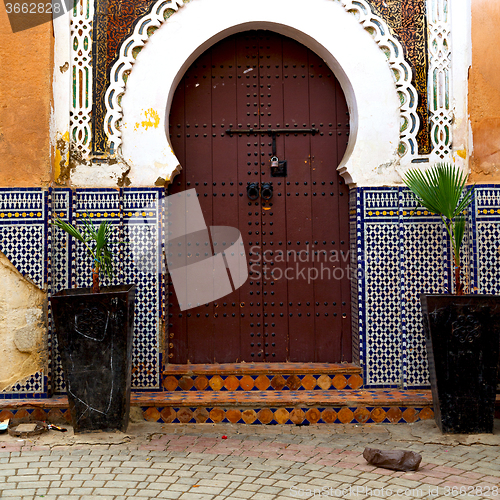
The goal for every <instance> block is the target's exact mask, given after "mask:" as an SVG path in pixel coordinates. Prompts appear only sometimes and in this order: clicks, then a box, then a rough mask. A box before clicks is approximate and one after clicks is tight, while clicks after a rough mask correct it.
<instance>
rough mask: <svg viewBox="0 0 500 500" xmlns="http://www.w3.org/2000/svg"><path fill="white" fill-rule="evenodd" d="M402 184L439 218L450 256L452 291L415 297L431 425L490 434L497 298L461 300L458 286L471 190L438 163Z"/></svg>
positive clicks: (499, 324) (456, 172)
mask: <svg viewBox="0 0 500 500" xmlns="http://www.w3.org/2000/svg"><path fill="white" fill-rule="evenodd" d="M404 182H405V184H406V185H407V186H408V188H409V189H410V190H411V192H412V193H413V195H414V197H415V199H416V201H417V202H418V204H419V205H420V206H422V207H424V208H425V209H427V210H428V211H429V212H432V213H434V214H436V215H439V216H440V217H441V220H442V222H443V224H444V227H445V228H446V233H447V235H448V238H449V243H450V247H451V254H452V273H451V275H452V276H453V277H454V290H450V291H449V292H450V293H447V294H422V295H421V296H420V302H421V305H422V316H423V326H424V332H425V339H426V347H427V357H428V362H429V375H430V382H431V389H432V398H433V405H434V414H435V419H436V423H437V425H438V427H439V428H440V430H441V432H444V433H467V434H473V433H481V432H489V433H491V432H493V424H494V414H495V396H496V380H497V367H498V349H499V328H500V297H497V296H493V295H478V294H465V290H464V286H463V283H462V280H461V265H460V248H461V245H462V242H463V238H464V233H465V227H466V218H465V215H464V213H465V211H466V210H467V209H468V207H469V206H470V204H471V203H472V200H473V196H474V194H473V192H474V189H473V188H471V189H465V183H466V175H465V174H464V173H462V172H461V171H460V169H459V168H458V167H456V166H455V165H451V164H444V163H438V164H436V165H434V166H433V167H431V168H430V169H428V170H426V171H421V170H418V169H411V170H409V171H408V172H407V174H406V176H405V178H404ZM452 292H454V293H452Z"/></svg>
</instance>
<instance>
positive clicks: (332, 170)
mask: <svg viewBox="0 0 500 500" xmlns="http://www.w3.org/2000/svg"><path fill="white" fill-rule="evenodd" d="M250 128H252V129H260V130H262V129H264V130H267V129H274V128H281V129H286V131H285V132H281V133H277V134H275V145H276V154H277V156H278V157H279V159H280V160H286V161H287V170H288V175H287V176H286V177H272V176H271V170H270V159H271V156H272V151H273V138H272V136H271V134H268V133H265V132H263V133H259V132H252V133H234V134H231V135H230V134H227V133H225V130H226V129H250ZM311 128H316V129H318V131H319V132H318V133H316V134H311V133H304V132H299V131H297V132H295V131H294V129H311ZM288 130H289V131H288ZM170 133H171V136H170V137H171V143H172V146H173V149H174V151H175V153H176V155H177V157H178V158H179V160H180V161H181V164H182V167H183V169H182V171H181V173H180V174H179V175H178V176H177V177H176V178H175V180H174V183H173V184H172V185H171V186H170V194H174V193H176V192H181V191H184V190H186V189H191V188H193V187H194V188H196V190H197V194H198V199H199V200H200V204H201V206H202V210H203V214H204V217H205V221H206V223H207V225H217V226H223V225H227V226H232V227H237V228H239V230H240V231H241V233H242V237H243V240H244V245H245V250H246V254H247V258H248V260H249V279H248V280H247V282H246V283H245V284H244V285H243V286H242V287H241V288H239V289H238V290H235V291H233V292H232V293H231V294H229V295H227V296H225V297H223V298H221V299H218V300H216V301H214V302H213V303H211V304H203V305H200V306H198V307H195V308H192V309H189V310H187V311H184V312H181V311H180V309H179V306H178V304H177V302H176V298H175V293H174V290H173V288H172V287H171V286H170V289H169V299H170V310H169V313H170V321H169V336H170V346H171V349H170V353H169V361H170V362H174V363H185V362H192V363H213V362H219V363H223V362H241V361H246V362H258V361H267V362H273V361H274V362H284V361H299V362H300V361H302V362H339V361H349V360H350V314H349V311H350V283H349V276H348V274H347V271H346V266H348V265H349V262H348V248H349V247H348V245H349V241H348V237H349V211H348V190H347V187H346V186H345V183H344V182H343V180H342V178H341V177H340V176H339V175H338V173H337V170H336V167H337V165H338V164H339V162H340V160H341V159H342V157H343V155H344V152H345V148H346V145H347V139H348V137H347V135H348V133H349V115H348V110H347V104H346V102H345V98H344V96H343V93H342V90H341V88H340V85H339V83H338V81H337V80H336V78H335V76H334V75H333V73H332V72H331V71H330V69H329V68H328V66H327V65H326V64H325V63H324V62H323V61H322V60H321V59H320V58H319V57H317V56H316V55H315V54H314V53H313V52H311V51H310V50H309V49H307V48H306V47H304V46H302V45H300V44H299V43H297V42H296V41H294V40H291V39H289V38H286V37H283V36H281V35H277V34H275V33H272V32H268V31H251V32H245V33H239V34H237V35H234V36H231V37H228V38H227V39H225V40H223V41H222V42H219V43H218V44H216V45H214V46H213V47H212V48H210V49H209V50H208V51H207V52H205V53H204V54H203V55H202V56H201V57H200V58H199V59H198V60H197V61H196V62H195V63H194V64H193V65H192V66H191V68H189V70H188V71H187V72H186V74H185V76H184V78H183V80H182V81H181V83H180V84H179V86H178V89H177V91H176V94H175V96H174V100H173V103H172V109H171V115H170ZM250 182H258V183H260V185H262V183H267V182H271V183H272V188H273V196H272V198H271V199H270V200H268V201H266V200H263V199H262V198H259V199H257V200H254V201H252V200H250V199H249V198H248V196H247V185H248V184H249V183H250ZM192 244H193V245H195V244H196V242H195V241H193V242H192ZM213 250H215V251H217V248H215V247H213V248H211V251H213ZM342 252H344V254H342Z"/></svg>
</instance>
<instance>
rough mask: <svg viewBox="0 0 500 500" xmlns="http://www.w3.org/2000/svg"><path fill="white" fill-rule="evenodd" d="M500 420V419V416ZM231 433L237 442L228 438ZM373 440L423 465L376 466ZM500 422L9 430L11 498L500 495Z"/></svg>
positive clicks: (6, 494) (1, 450)
mask: <svg viewBox="0 0 500 500" xmlns="http://www.w3.org/2000/svg"><path fill="white" fill-rule="evenodd" d="M496 423H497V424H499V423H500V422H499V421H497V422H496ZM223 436H226V437H227V438H226V439H223ZM366 446H370V447H376V448H381V449H408V450H412V451H416V452H418V453H421V454H422V456H423V460H422V464H421V467H420V469H419V470H418V471H417V472H407V473H404V472H394V471H391V470H387V469H381V468H375V467H372V466H370V465H368V464H367V463H366V461H365V460H364V458H363V457H362V452H363V450H364V448H365V447H366ZM499 450H500V425H497V427H496V429H495V434H493V435H477V436H451V435H447V436H443V435H441V434H440V433H439V431H438V430H437V428H436V427H435V424H434V422H433V421H422V422H417V423H415V424H392V425H389V424H370V425H355V424H349V425H341V424H336V425H326V424H320V425H310V426H292V425H282V426H263V425H252V426H251V425H242V424H158V423H146V422H144V423H137V424H131V425H130V428H129V430H128V432H127V434H122V433H92V434H83V435H77V436H75V435H73V433H72V430H71V428H70V429H69V431H68V432H67V433H65V434H61V433H57V432H55V431H50V432H49V433H48V434H45V435H43V436H39V437H36V438H32V439H24V440H19V439H17V438H14V437H11V436H8V435H5V434H4V435H1V436H0V497H1V498H14V499H42V498H43V499H44V500H55V499H57V500H61V499H68V500H69V499H71V500H75V499H99V500H107V499H110V500H111V499H113V500H118V499H129V498H130V499H132V498H139V499H143V498H144V499H147V498H170V499H180V500H219V499H220V500H222V499H255V500H283V499H289V498H304V499H307V498H314V499H315V498H349V499H350V498H352V499H364V498H373V499H377V498H382V499H385V498H395V499H396V498H397V499H400V498H401V499H405V498H422V499H424V498H425V499H441V498H463V499H465V498H469V499H471V498H488V499H495V498H498V500H500V453H499Z"/></svg>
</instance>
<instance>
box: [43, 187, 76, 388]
mask: <svg viewBox="0 0 500 500" xmlns="http://www.w3.org/2000/svg"><path fill="white" fill-rule="evenodd" d="M72 201H73V192H72V191H71V189H62V188H60V189H51V190H50V191H49V213H50V219H51V220H53V219H54V218H56V217H58V218H60V219H62V220H63V221H65V222H69V223H74V220H73V219H72V213H73V211H72ZM49 234H50V246H49V259H48V260H49V270H48V271H49V272H48V274H49V290H50V293H51V294H54V293H56V292H58V291H60V290H63V289H65V288H70V287H71V262H72V258H71V252H72V241H71V238H70V237H69V236H68V234H67V233H65V232H64V231H61V230H60V229H58V228H57V227H54V226H49ZM49 353H50V359H51V364H50V377H49V382H50V391H51V393H54V392H55V393H59V392H64V391H65V390H66V386H65V383H64V374H63V369H62V362H61V355H60V353H59V347H58V344H57V337H56V335H55V333H54V325H53V322H52V309H51V306H50V301H49Z"/></svg>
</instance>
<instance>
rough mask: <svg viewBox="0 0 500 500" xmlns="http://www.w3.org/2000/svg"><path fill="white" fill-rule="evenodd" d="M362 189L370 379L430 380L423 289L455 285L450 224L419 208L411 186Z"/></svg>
mask: <svg viewBox="0 0 500 500" xmlns="http://www.w3.org/2000/svg"><path fill="white" fill-rule="evenodd" d="M358 191H360V193H359V194H358V198H357V201H358V207H357V211H358V212H360V215H359V216H358V217H359V218H360V219H361V224H360V226H361V227H360V228H359V229H358V239H359V235H360V234H361V235H363V237H362V242H361V245H359V244H358V252H360V251H361V255H362V259H359V253H358V261H359V260H361V262H362V265H363V274H364V280H363V281H362V282H361V288H362V294H363V298H364V306H365V307H366V320H365V321H364V327H365V329H366V330H365V332H364V336H365V338H366V343H365V352H364V353H363V352H361V353H360V362H361V365H362V367H363V378H364V380H365V387H405V388H421V387H428V384H429V382H428V371H427V354H426V351H425V340H424V337H423V329H422V320H421V313H420V302H419V295H420V293H422V292H443V291H444V290H445V289H447V288H448V286H449V277H448V276H447V275H446V269H447V262H448V260H449V258H450V256H449V249H448V248H447V247H446V243H445V242H446V239H445V238H444V237H443V236H444V228H443V226H442V224H441V222H440V220H439V219H438V218H436V217H433V216H430V214H428V213H426V212H425V211H421V210H417V211H415V212H414V211H413V209H414V208H415V202H414V201H413V199H412V197H411V195H410V194H409V192H408V190H407V189H405V188H358ZM469 240H471V238H469ZM360 248H361V250H360ZM436 270H440V271H439V272H436Z"/></svg>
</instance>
